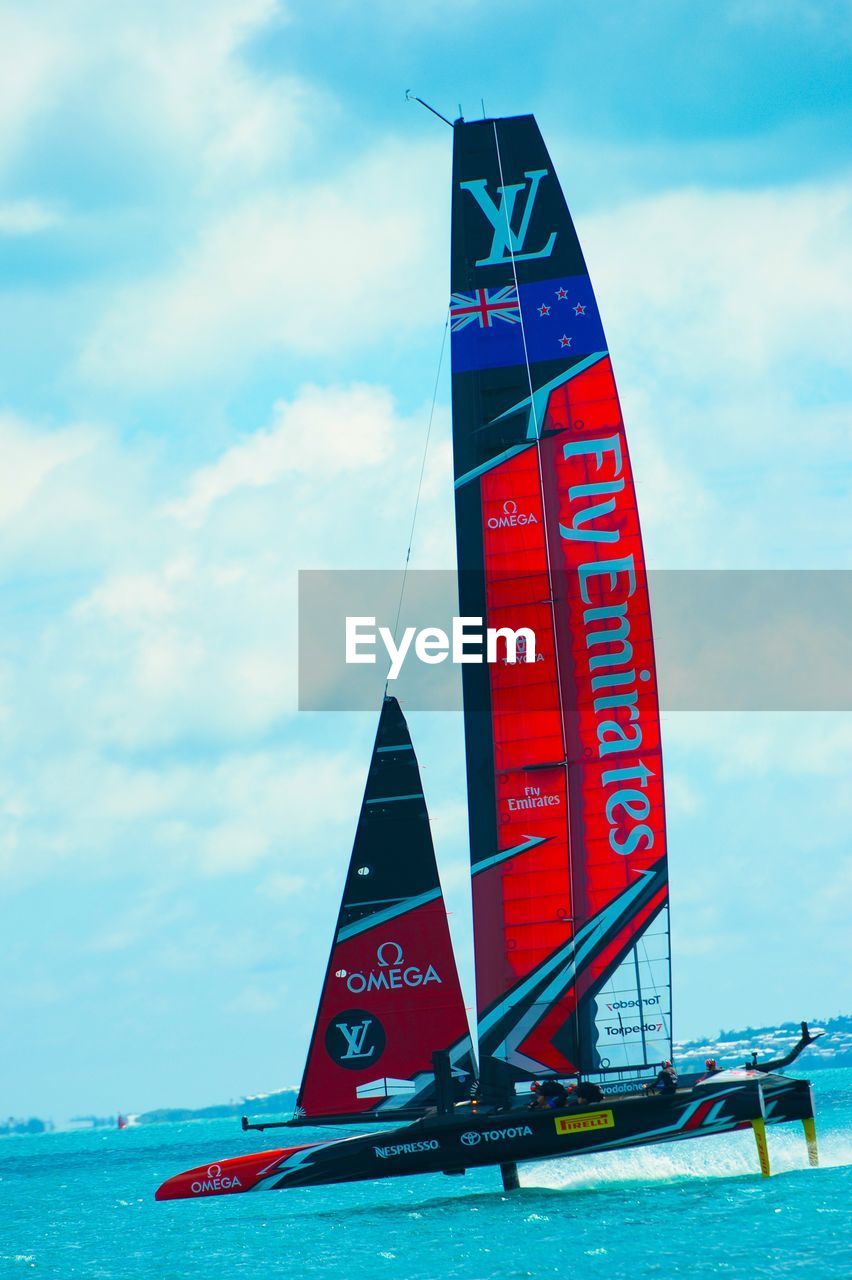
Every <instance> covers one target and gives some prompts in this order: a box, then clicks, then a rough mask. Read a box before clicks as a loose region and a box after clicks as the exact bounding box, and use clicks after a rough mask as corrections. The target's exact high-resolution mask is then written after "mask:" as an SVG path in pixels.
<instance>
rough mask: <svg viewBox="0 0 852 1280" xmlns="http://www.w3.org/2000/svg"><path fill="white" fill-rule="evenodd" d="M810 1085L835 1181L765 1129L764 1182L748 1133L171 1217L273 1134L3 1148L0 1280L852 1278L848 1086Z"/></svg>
mask: <svg viewBox="0 0 852 1280" xmlns="http://www.w3.org/2000/svg"><path fill="white" fill-rule="evenodd" d="M815 1085H816V1094H817V1108H818V1111H817V1128H818V1133H819V1138H820V1152H821V1157H822V1162H823V1163H822V1167H821V1168H819V1169H815V1170H814V1169H810V1168H808V1166H807V1156H806V1151H805V1143H804V1138H803V1135H802V1132H801V1126H800V1125H798V1124H795V1125H784V1126H780V1127H778V1128H771V1129H770V1130H769V1145H770V1152H771V1156H772V1162H773V1173H774V1176H773V1177H772V1178H771V1179H770V1180H768V1181H765V1180H763V1179H761V1178H760V1177H759V1176H758V1174H757V1156H756V1152H755V1148H754V1142H753V1139H752V1137H751V1134H749V1133H737V1134H731V1135H728V1136H724V1137H718V1138H705V1139H700V1140H697V1141H693V1142H685V1143H680V1144H672V1145H670V1146H660V1147H646V1148H644V1149H643V1150H639V1151H635V1152H631V1153H626V1154H621V1155H618V1154H604V1155H601V1156H595V1157H576V1158H574V1159H573V1160H561V1161H548V1162H546V1163H542V1164H529V1165H523V1166H521V1181H522V1184H523V1185H522V1189H521V1191H520V1192H516V1193H512V1194H508V1195H507V1194H506V1193H504V1192H503V1191H502V1189H501V1186H500V1178H499V1172H498V1171H497V1170H496V1169H488V1170H480V1171H477V1172H474V1173H468V1174H467V1175H466V1176H465V1177H464V1178H448V1177H445V1176H444V1175H442V1174H437V1175H430V1176H426V1177H420V1178H409V1179H402V1178H398V1179H393V1180H388V1181H386V1182H376V1183H358V1184H352V1185H349V1186H341V1187H315V1188H304V1189H301V1190H290V1191H278V1192H263V1191H261V1192H257V1193H254V1194H248V1195H236V1196H226V1197H222V1198H221V1199H211V1200H205V1201H203V1202H189V1201H175V1202H172V1203H164V1204H157V1203H155V1201H154V1199H153V1195H154V1190H155V1188H156V1187H157V1185H158V1184H159V1183H160V1182H161V1181H162V1180H163V1179H164V1178H165V1177H167V1176H168V1175H170V1174H173V1173H176V1172H178V1171H179V1170H181V1169H185V1168H189V1167H191V1166H193V1165H196V1164H200V1163H203V1162H206V1161H208V1160H210V1161H212V1160H213V1159H215V1158H217V1157H223V1156H232V1155H239V1154H242V1153H244V1152H246V1151H250V1150H261V1149H263V1148H264V1147H270V1146H274V1145H275V1142H274V1137H275V1131H273V1133H272V1134H266V1135H261V1134H243V1133H241V1132H240V1131H239V1129H238V1128H237V1126H236V1123H235V1122H233V1121H224V1120H217V1121H194V1122H192V1123H188V1124H173V1125H155V1126H151V1127H147V1128H130V1129H126V1130H124V1131H123V1132H119V1131H117V1130H109V1131H103V1130H101V1131H89V1132H73V1133H53V1134H43V1135H39V1136H34V1137H26V1138H3V1139H0V1276H2V1277H3V1278H4V1280H5V1277H7V1276H8V1277H14V1278H17V1280H25V1278H26V1277H29V1276H31V1275H32V1276H35V1277H51V1280H53V1278H55V1280H74V1278H76V1277H86V1280H107V1278H109V1280H113V1278H115V1280H143V1278H144V1280H172V1278H174V1280H213V1278H214V1277H215V1278H217V1280H218V1278H219V1277H222V1278H223V1280H233V1278H234V1277H243V1276H245V1277H249V1276H251V1277H269V1276H282V1277H283V1276H286V1277H288V1278H290V1280H303V1278H304V1280H308V1278H310V1280H320V1278H322V1280H325V1278H326V1277H329V1278H331V1277H335V1278H339V1277H342V1278H343V1280H421V1278H422V1280H445V1278H448V1277H464V1280H486V1277H491V1276H499V1277H501V1278H502V1277H505V1278H506V1280H516V1278H518V1280H520V1278H525V1277H535V1278H536V1280H541V1278H545V1277H550V1276H560V1277H562V1276H564V1277H571V1278H572V1280H597V1278H598V1277H600V1278H601V1280H622V1277H623V1278H624V1280H628V1277H629V1280H641V1278H642V1277H663V1276H664V1277H670V1276H674V1277H699V1276H700V1277H709V1276H712V1277H731V1278H733V1280H739V1278H740V1277H743V1278H745V1277H748V1278H749V1280H773V1278H774V1277H789V1276H796V1277H798V1276H811V1275H813V1276H814V1277H820V1280H835V1278H836V1280H852V1097H850V1086H852V1070H850V1069H847V1070H836V1071H820V1072H818V1073H815ZM303 1133H304V1137H303V1136H302V1134H300V1135H299V1137H300V1139H301V1140H308V1139H309V1137H312V1136H313V1134H312V1133H311V1131H309V1130H305V1131H303ZM324 1136H329V1131H328V1130H326V1131H325V1134H324ZM264 1137H265V1138H266V1139H269V1138H270V1137H271V1138H273V1141H268V1140H267V1141H265V1142H264V1141H263V1139H264ZM281 1145H287V1143H286V1142H284V1143H282V1144H281Z"/></svg>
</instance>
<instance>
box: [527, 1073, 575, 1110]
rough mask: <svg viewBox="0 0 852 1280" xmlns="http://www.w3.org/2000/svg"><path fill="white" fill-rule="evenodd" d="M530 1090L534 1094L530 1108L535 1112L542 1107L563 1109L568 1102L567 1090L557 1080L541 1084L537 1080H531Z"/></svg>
mask: <svg viewBox="0 0 852 1280" xmlns="http://www.w3.org/2000/svg"><path fill="white" fill-rule="evenodd" d="M530 1089H531V1091H532V1093H533V1094H534V1097H533V1100H532V1102H531V1103H530V1107H531V1108H532V1109H535V1110H538V1109H540V1108H544V1107H564V1106H565V1104H566V1102H567V1101H568V1090H567V1089H566V1088H565V1085H564V1084H560V1082H559V1081H558V1080H543V1081H542V1082H541V1084H539V1082H538V1080H533V1082H532V1084H531V1085H530Z"/></svg>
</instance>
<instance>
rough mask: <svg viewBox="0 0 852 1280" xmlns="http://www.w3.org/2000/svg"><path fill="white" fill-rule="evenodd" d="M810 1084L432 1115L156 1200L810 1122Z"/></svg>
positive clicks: (206, 1172) (770, 1082)
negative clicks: (759, 1125)
mask: <svg viewBox="0 0 852 1280" xmlns="http://www.w3.org/2000/svg"><path fill="white" fill-rule="evenodd" d="M813 1113H814V1112H813V1097H812V1094H811V1087H810V1084H809V1083H808V1082H807V1081H803V1080H789V1079H787V1078H786V1077H783V1076H766V1077H763V1078H762V1079H761V1080H759V1081H758V1080H755V1081H749V1082H748V1083H746V1084H731V1083H719V1084H718V1085H714V1084H713V1083H712V1081H711V1082H708V1083H706V1084H703V1085H700V1086H698V1087H697V1088H695V1089H690V1090H681V1091H678V1093H677V1094H676V1095H674V1096H673V1097H656V1096H653V1097H640V1096H634V1097H627V1098H613V1099H606V1100H605V1101H604V1102H602V1103H599V1104H596V1105H593V1106H582V1107H579V1106H574V1107H572V1108H564V1109H561V1110H555V1111H551V1110H546V1111H530V1110H511V1111H508V1110H507V1111H500V1112H498V1111H489V1112H482V1111H477V1110H476V1109H475V1108H473V1107H472V1106H465V1107H463V1108H462V1107H460V1108H457V1109H456V1112H455V1113H454V1114H452V1115H449V1116H437V1115H436V1116H429V1117H425V1118H424V1119H421V1120H417V1121H415V1122H414V1123H413V1124H409V1125H404V1126H402V1127H400V1128H396V1129H391V1130H384V1131H382V1132H379V1133H375V1134H370V1135H363V1136H358V1137H353V1138H346V1139H339V1140H336V1141H331V1142H320V1143H312V1144H309V1145H306V1146H301V1147H292V1148H288V1149H286V1150H278V1151H266V1152H259V1153H256V1154H254V1155H250V1156H239V1157H237V1158H236V1159H233V1160H223V1161H221V1162H219V1163H214V1164H211V1165H203V1166H200V1167H199V1168H197V1169H192V1170H189V1171H188V1172H187V1173H183V1174H178V1175H177V1176H176V1177H174V1178H170V1179H169V1180H168V1181H167V1182H165V1183H164V1184H163V1185H162V1186H161V1187H160V1189H159V1190H158V1192H157V1198H158V1199H160V1200H169V1199H182V1198H189V1199H196V1198H201V1197H204V1196H210V1195H223V1194H233V1193H234V1192H243V1191H252V1190H260V1189H268V1190H279V1189H281V1188H284V1187H308V1186H317V1185H320V1184H331V1183H339V1182H361V1181H367V1180H372V1179H380V1178H394V1177H410V1176H412V1175H414V1174H420V1173H441V1172H443V1173H448V1174H458V1173H463V1172H464V1171H465V1170H466V1169H475V1168H481V1167H483V1166H487V1165H511V1164H517V1163H520V1162H523V1161H528V1160H536V1161H538V1160H551V1159H564V1158H565V1157H566V1156H573V1155H589V1154H593V1153H594V1152H596V1151H614V1150H625V1149H630V1148H633V1147H638V1146H647V1145H651V1144H656V1143H661V1142H678V1141H685V1140H686V1139H689V1138H701V1137H708V1136H710V1135H713V1134H720V1133H730V1132H732V1131H733V1130H736V1129H745V1128H750V1127H751V1126H752V1124H753V1123H754V1122H760V1121H761V1120H765V1122H766V1123H767V1124H775V1123H785V1122H788V1121H792V1120H807V1119H810V1118H812V1117H813Z"/></svg>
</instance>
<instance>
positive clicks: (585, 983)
mask: <svg viewBox="0 0 852 1280" xmlns="http://www.w3.org/2000/svg"><path fill="white" fill-rule="evenodd" d="M453 130H454V139H455V143H454V165H453V235H452V273H451V275H452V278H451V298H452V301H451V304H450V323H451V331H452V358H453V445H454V460H455V492H456V528H457V545H458V565H459V570H460V573H459V579H460V614H462V615H464V616H469V617H475V618H482V619H484V620H486V621H487V624H488V625H489V626H494V627H507V628H511V629H512V630H517V629H518V628H519V627H529V628H531V629H532V630H534V634H535V649H536V652H535V661H517V660H514V661H513V660H511V659H510V657H509V655H508V654H507V656H506V659H505V660H504V661H500V662H496V663H492V664H489V665H485V664H482V665H476V664H470V665H465V666H463V668H462V672H463V685H464V708H465V717H464V720H465V742H466V753H467V793H468V813H469V827H470V848H471V876H472V894H473V918H474V947H475V958H476V985H477V1010H476V1014H477V1032H478V1059H479V1061H478V1064H477V1060H476V1055H475V1053H474V1047H473V1045H472V1043H471V1037H470V1032H469V1028H468V1020H467V1015H466V1012H465V1008H464V1005H463V1000H462V993H461V988H460V985H459V980H458V974H457V970H456V963H455V958H454V955H453V950H452V945H451V941H450V934H449V929H448V923H447V916H446V911H445V907H444V900H443V896H442V892H441V885H440V880H439V876H438V868H437V864H436V860H435V852H434V848H433V845H432V837H431V832H430V827H429V819H428V814H427V811H426V803H425V800H424V796H423V788H422V785H421V780H420V772H419V767H418V764H417V759H416V756H415V752H414V747H413V744H412V741H411V738H410V735H409V731H408V727H407V725H406V722H405V719H404V717H403V714H402V711H401V709H400V706H399V704H398V702H397V701H396V699H395V698H392V697H386V698H385V700H384V703H383V706H382V709H381V715H380V719H379V726H378V732H377V736H376V741H375V745H374V747H373V754H372V759H371V762H370V769H369V773H368V777H367V785H366V789H365V793H364V798H363V802H362V805H361V813H360V818H359V821H358V828H357V833H356V837H355V843H354V848H353V851H352V856H351V859H350V864H349V871H348V874H347V877H346V883H345V887H344V892H343V901H342V904H341V908H340V914H339V917H338V921H337V925H336V929H335V933H334V938H333V942H332V947H331V954H330V957H329V961H328V966H327V969H326V974H325V981H324V984H323V989H322V995H321V998H320V1003H319V1008H318V1011H317V1018H316V1023H315V1026H314V1030H313V1035H312V1037H311V1042H310V1047H309V1050H308V1058H307V1065H306V1068H305V1073H304V1078H303V1080H302V1085H301V1089H300V1092H299V1096H298V1105H297V1111H296V1115H295V1116H294V1117H293V1119H292V1120H289V1121H283V1122H280V1123H278V1124H275V1125H267V1124H249V1123H248V1121H246V1120H244V1121H243V1127H244V1129H247V1130H254V1129H257V1130H263V1129H266V1128H273V1127H294V1126H295V1127H298V1126H304V1125H319V1124H352V1123H357V1124H360V1125H362V1126H363V1125H365V1124H370V1123H374V1122H382V1123H383V1124H387V1122H388V1121H394V1122H399V1123H398V1127H396V1128H394V1129H391V1130H387V1129H385V1130H383V1131H381V1132H379V1133H373V1134H366V1135H361V1136H358V1137H354V1138H348V1139H345V1140H341V1139H337V1140H332V1141H324V1142H310V1143H308V1144H305V1145H301V1146H294V1147H287V1148H283V1149H277V1150H272V1151H263V1152H260V1153H254V1154H249V1155H245V1156H239V1157H237V1158H236V1159H228V1160H221V1161H213V1162H210V1163H206V1164H203V1165H201V1166H199V1167H197V1168H195V1169H191V1170H189V1171H188V1172H186V1173H182V1174H178V1175H177V1176H176V1177H172V1178H169V1179H168V1180H167V1181H166V1182H165V1183H163V1185H162V1186H161V1187H160V1188H159V1190H158V1191H157V1198H158V1199H160V1200H168V1199H175V1198H181V1197H189V1198H198V1197H204V1196H212V1195H223V1194H230V1193H233V1192H243V1191H249V1190H255V1189H259V1188H272V1189H275V1188H281V1187H294V1186H309V1185H314V1184H318V1183H333V1182H348V1181H357V1180H361V1179H374V1178H385V1177H397V1176H408V1175H412V1174H418V1173H434V1172H439V1171H442V1172H444V1173H447V1174H462V1173H464V1172H465V1170H466V1169H468V1168H473V1167H477V1166H482V1165H498V1166H499V1167H500V1170H501V1174H502V1179H503V1186H504V1187H505V1188H506V1189H513V1188H516V1187H517V1186H518V1172H517V1165H518V1163H519V1162H521V1161H525V1160H543V1159H550V1158H564V1157H565V1156H570V1155H577V1154H589V1153H593V1152H596V1151H612V1150H622V1149H629V1148H633V1147H636V1146H640V1145H643V1144H649V1143H659V1142H672V1141H679V1140H683V1139H687V1138H698V1137H704V1136H708V1135H712V1134H720V1133H726V1132H731V1131H732V1130H736V1129H751V1130H752V1131H753V1132H754V1135H755V1138H756V1140H757V1145H758V1153H759V1158H760V1164H761V1170H762V1172H763V1173H765V1174H768V1172H769V1158H768V1151H767V1146H766V1139H765V1125H766V1124H777V1123H783V1122H787V1121H794V1120H800V1121H802V1122H803V1124H804V1126H805V1134H806V1137H807V1141H808V1151H809V1154H810V1158H811V1162H812V1163H816V1160H817V1150H816V1135H815V1129H814V1105H813V1096H812V1091H811V1086H810V1084H809V1083H808V1082H807V1081H804V1080H797V1079H792V1078H789V1077H787V1076H785V1075H783V1074H782V1069H783V1067H784V1066H786V1065H788V1064H789V1063H790V1062H792V1061H793V1060H794V1059H795V1058H796V1057H797V1056H798V1054H799V1053H800V1052H801V1051H802V1049H804V1047H805V1046H806V1045H807V1044H808V1043H810V1042H811V1040H812V1039H813V1038H815V1037H812V1036H811V1035H810V1033H809V1031H808V1029H807V1026H806V1025H805V1024H802V1036H801V1039H800V1041H799V1043H798V1045H796V1046H795V1047H794V1048H793V1049H792V1050H791V1052H790V1053H789V1054H788V1055H787V1056H786V1058H784V1059H781V1060H779V1061H777V1062H771V1063H762V1064H761V1063H757V1062H753V1063H750V1064H749V1065H748V1066H744V1067H742V1068H739V1069H735V1070H724V1071H718V1072H713V1073H709V1074H708V1075H707V1076H705V1077H703V1078H700V1077H698V1076H691V1077H686V1078H684V1077H681V1079H680V1080H679V1081H678V1082H677V1087H676V1088H675V1089H673V1090H672V1091H670V1092H668V1093H661V1092H659V1091H657V1089H656V1082H657V1078H658V1072H659V1069H660V1068H661V1066H662V1064H664V1063H667V1062H668V1061H669V1060H670V1059H671V1056H672V1027H671V979H670V945H669V943H670V935H669V898H668V870H667V860H666V828H665V812H664V794H663V777H662V749H661V740H660V719H659V709H658V701H657V680H656V666H655V661H654V646H653V637H652V631H651V612H650V602H649V598H648V588H647V581H646V573H645V561H644V554H643V549H642V540H641V534H640V529H639V518H638V512H637V506H636V494H635V489H634V483H633V476H632V472H631V468H630V461H629V455H628V450H627V440H626V437H625V431H624V424H623V421H622V417H621V411H620V408H619V403H618V396H617V392H616V388H615V382H614V379H613V373H612V366H611V362H610V357H609V354H608V351H607V348H606V342H605V339H604V334H603V328H602V325H601V320H600V317H599V314H598V309H597V303H596V300H595V296H594V293H593V290H592V286H591V283H590V280H589V277H588V273H587V271H586V266H585V262H584V259H583V254H582V251H581V249H580V245H579V242H578V240H577V235H576V232H575V230H574V225H573V222H572V220H571V217H570V214H569V212H568V209H567V206H566V204H565V200H564V197H563V195H562V191H561V189H560V186H559V183H558V181H557V179H556V176H555V174H554V170H553V165H552V163H551V160H550V157H549V155H548V153H547V150H546V148H545V145H544V142H543V140H542V138H541V135H540V133H539V130H538V126H537V125H536V122H535V120H534V119H533V117H532V116H519V117H515V118H509V119H493V120H477V121H474V122H467V121H465V120H458V121H456V123H455V125H454V126H453ZM521 656H524V657H527V658H528V657H529V656H530V655H529V654H524V655H521ZM569 1080H573V1081H576V1082H577V1084H576V1087H574V1088H573V1091H572V1092H569V1093H568V1095H567V1097H566V1096H564V1095H563V1096H562V1097H560V1096H559V1088H558V1082H560V1081H569ZM535 1081H538V1082H539V1083H543V1082H545V1081H550V1082H551V1084H552V1085H553V1084H555V1085H556V1086H557V1087H556V1088H555V1089H553V1088H552V1089H551V1093H552V1095H553V1100H554V1101H555V1102H556V1105H555V1106H554V1107H550V1106H545V1107H540V1106H531V1105H530V1104H531V1102H532V1101H533V1098H534V1094H533V1093H532V1092H531V1085H532V1083H533V1082H535ZM668 1083H669V1084H671V1080H670V1079H669V1081H668ZM664 1085H665V1082H664ZM544 1092H546V1090H545V1091H540V1092H539V1094H538V1095H536V1096H537V1097H538V1098H539V1100H541V1099H542V1096H543V1093H544Z"/></svg>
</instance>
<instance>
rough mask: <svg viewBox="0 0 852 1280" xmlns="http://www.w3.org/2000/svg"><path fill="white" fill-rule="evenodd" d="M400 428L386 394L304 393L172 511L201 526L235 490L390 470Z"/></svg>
mask: <svg viewBox="0 0 852 1280" xmlns="http://www.w3.org/2000/svg"><path fill="white" fill-rule="evenodd" d="M399 430H400V423H399V422H398V420H397V419H396V418H395V415H394V407H393V402H392V399H391V396H390V394H389V392H388V391H387V390H386V389H385V388H383V387H369V386H363V385H355V386H352V387H347V388H338V387H326V388H320V387H314V386H308V387H304V388H302V390H301V391H300V392H299V393H298V394H297V396H296V398H295V399H294V400H292V401H283V400H282V401H279V402H278V403H277V404H276V405H275V413H274V422H273V425H272V427H271V428H269V429H268V430H261V431H257V432H255V433H254V434H252V435H251V436H249V437H248V438H247V439H245V440H244V441H243V442H242V443H240V444H237V445H234V446H233V447H232V448H230V449H228V450H226V451H225V453H224V454H223V455H222V457H221V458H219V459H218V460H217V461H216V462H214V463H212V464H211V465H210V466H207V467H202V468H201V469H200V470H199V471H198V472H196V474H195V475H194V476H193V477H192V480H191V482H190V491H189V494H188V496H187V497H186V498H185V499H183V500H181V501H178V502H176V503H173V504H172V505H171V507H170V510H171V511H172V513H173V514H174V515H176V516H177V517H178V518H179V519H181V520H185V521H186V522H187V523H188V524H190V525H195V524H199V523H200V522H201V521H202V520H203V519H204V517H205V516H206V514H207V512H208V510H209V508H210V506H211V504H213V503H214V502H216V501H217V500H219V499H220V498H224V497H226V496H227V495H228V494H231V493H233V492H234V491H235V490H238V489H240V488H249V489H252V488H260V487H263V486H267V485H271V484H277V483H278V482H279V481H280V480H282V479H283V478H284V477H285V476H287V475H288V474H290V475H294V474H302V475H307V476H313V477H314V478H316V477H318V476H321V477H323V479H324V480H326V481H333V480H336V479H337V477H338V476H339V474H340V473H341V472H346V471H358V470H364V469H366V468H370V467H375V466H377V465H379V464H381V463H382V462H387V460H388V457H389V453H390V450H391V448H392V447H393V441H394V435H395V434H398V433H399Z"/></svg>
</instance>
